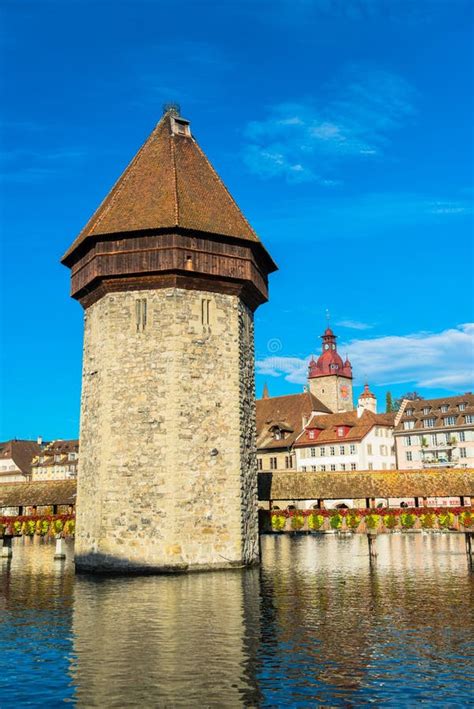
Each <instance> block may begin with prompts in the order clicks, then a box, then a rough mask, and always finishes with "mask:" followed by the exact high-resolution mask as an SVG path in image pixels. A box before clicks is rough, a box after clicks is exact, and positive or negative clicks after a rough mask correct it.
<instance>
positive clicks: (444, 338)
mask: <svg viewBox="0 0 474 709" xmlns="http://www.w3.org/2000/svg"><path fill="white" fill-rule="evenodd" d="M339 350H340V351H341V352H345V351H346V350H347V352H348V354H349V358H350V360H351V362H352V366H353V372H354V377H355V383H356V384H362V383H363V382H364V380H368V381H369V382H370V383H371V384H373V385H374V386H389V385H390V386H391V385H394V384H403V383H407V384H408V383H410V384H412V383H413V384H414V385H415V386H417V387H419V388H425V389H430V388H438V389H448V390H449V389H451V390H453V391H463V390H466V389H469V388H472V387H473V384H474V323H465V324H462V325H458V326H457V327H455V328H450V329H448V330H443V331H441V332H437V333H433V332H417V333H414V334H412V335H406V336H398V335H391V336H386V337H376V338H373V339H366V340H360V339H354V340H351V341H349V342H347V343H342V344H341V345H340V347H339ZM309 359H310V355H308V357H306V358H305V359H300V358H298V357H284V356H279V357H266V358H264V359H261V360H258V361H257V362H256V369H257V372H258V373H259V374H264V375H266V376H273V377H279V376H283V377H284V378H285V379H286V381H288V382H292V383H295V384H304V383H305V381H306V375H307V366H308V362H309Z"/></svg>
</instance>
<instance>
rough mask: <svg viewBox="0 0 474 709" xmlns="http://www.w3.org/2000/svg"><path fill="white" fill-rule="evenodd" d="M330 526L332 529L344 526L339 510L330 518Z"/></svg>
mask: <svg viewBox="0 0 474 709" xmlns="http://www.w3.org/2000/svg"><path fill="white" fill-rule="evenodd" d="M329 526H330V527H331V529H341V527H342V515H341V514H340V513H339V512H336V514H332V515H331V516H330V518H329Z"/></svg>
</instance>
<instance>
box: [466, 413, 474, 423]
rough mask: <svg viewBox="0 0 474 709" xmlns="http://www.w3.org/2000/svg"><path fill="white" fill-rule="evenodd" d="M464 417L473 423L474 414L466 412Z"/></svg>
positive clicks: (467, 421)
mask: <svg viewBox="0 0 474 709" xmlns="http://www.w3.org/2000/svg"><path fill="white" fill-rule="evenodd" d="M464 419H465V421H466V423H473V422H474V416H473V415H472V414H465V416H464Z"/></svg>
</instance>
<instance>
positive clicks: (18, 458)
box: [0, 439, 41, 474]
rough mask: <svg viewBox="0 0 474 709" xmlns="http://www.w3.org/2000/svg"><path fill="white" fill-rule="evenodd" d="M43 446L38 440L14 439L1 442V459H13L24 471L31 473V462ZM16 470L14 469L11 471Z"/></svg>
mask: <svg viewBox="0 0 474 709" xmlns="http://www.w3.org/2000/svg"><path fill="white" fill-rule="evenodd" d="M40 450H41V447H40V446H39V445H38V443H37V442H36V441H17V440H16V439H13V440H11V441H6V442H5V443H0V459H3V460H6V459H11V460H13V462H14V463H15V464H16V465H17V466H18V468H19V469H20V470H21V472H22V473H25V474H29V473H31V463H32V460H33V458H34V456H35V455H38V453H39V452H40ZM10 472H14V471H10Z"/></svg>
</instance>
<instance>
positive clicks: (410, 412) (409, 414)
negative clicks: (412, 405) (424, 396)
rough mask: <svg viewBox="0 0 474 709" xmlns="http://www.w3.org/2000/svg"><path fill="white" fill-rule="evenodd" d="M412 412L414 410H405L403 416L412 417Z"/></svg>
mask: <svg viewBox="0 0 474 709" xmlns="http://www.w3.org/2000/svg"><path fill="white" fill-rule="evenodd" d="M413 411H414V409H407V410H406V411H405V416H413Z"/></svg>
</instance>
